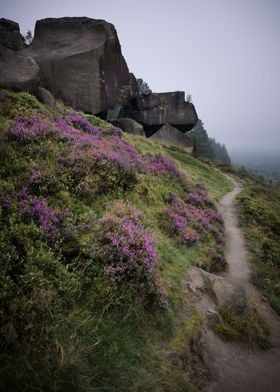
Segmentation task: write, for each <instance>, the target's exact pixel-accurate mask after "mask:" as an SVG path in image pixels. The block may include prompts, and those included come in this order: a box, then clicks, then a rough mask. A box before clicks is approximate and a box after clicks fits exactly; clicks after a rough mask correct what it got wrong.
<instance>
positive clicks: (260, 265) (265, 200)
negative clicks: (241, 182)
mask: <svg viewBox="0 0 280 392" xmlns="http://www.w3.org/2000/svg"><path fill="white" fill-rule="evenodd" d="M238 200H239V207H240V216H241V224H242V228H243V230H244V232H245V236H246V240H247V244H248V248H249V254H250V261H251V264H252V268H253V274H254V276H253V279H254V281H255V283H256V284H257V285H258V286H259V287H260V288H261V289H262V290H263V293H264V295H265V296H266V297H267V298H268V300H269V301H270V304H271V306H272V307H273V308H274V309H275V310H276V312H277V313H278V314H280V284H279V282H280V259H279V255H280V247H279V244H280V220H279V205H280V189H279V186H277V185H275V186H273V185H266V184H264V183H262V184H259V183H257V182H255V181H253V180H250V181H247V182H246V183H245V189H244V191H243V192H242V193H241V194H240V195H239V197H238Z"/></svg>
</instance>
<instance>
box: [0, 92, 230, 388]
mask: <svg viewBox="0 0 280 392" xmlns="http://www.w3.org/2000/svg"><path fill="white" fill-rule="evenodd" d="M8 95H9V98H8V100H7V102H6V103H5V102H0V116H1V117H0V132H1V135H0V136H1V139H0V160H1V162H0V163H1V168H0V173H1V180H0V181H1V192H2V193H1V196H11V199H12V206H11V208H10V210H8V209H5V208H1V210H0V218H1V224H3V229H2V230H1V235H0V251H1V256H2V258H3V260H2V269H1V272H0V282H1V285H2V286H1V294H0V300H1V304H3V305H2V307H1V317H2V320H1V322H2V323H1V339H2V340H1V346H0V390H7V391H25V392H27V391H56V392H59V391H68V390H69V391H70V390H73V391H82V392H92V391H112V392H115V391H135V392H136V391H151V392H154V391H195V390H196V389H197V385H199V383H200V380H199V376H198V374H199V372H198V371H197V369H196V367H200V366H203V354H202V349H201V348H199V349H196V350H194V348H193V347H194V346H196V344H197V342H198V340H199V336H200V331H201V319H200V317H199V316H198V315H197V313H196V312H195V311H194V310H193V309H192V308H191V307H190V305H189V304H188V303H187V300H186V298H185V295H184V284H183V283H184V279H185V276H186V274H187V270H188V268H189V266H190V265H192V264H199V265H202V266H205V265H207V263H208V262H209V256H208V251H209V249H211V248H213V247H215V241H214V240H213V238H212V239H210V238H208V237H207V236H205V237H204V238H203V244H201V245H197V246H193V247H187V246H183V245H180V244H178V241H177V240H176V238H174V236H171V235H170V233H168V232H167V231H166V230H165V228H164V227H163V225H162V212H163V211H164V209H165V208H166V207H167V205H168V203H167V201H166V195H167V194H168V193H169V192H172V191H175V192H177V193H178V194H181V195H182V194H184V192H185V191H186V189H192V188H193V187H194V185H195V184H196V183H204V184H205V185H206V187H207V189H208V192H209V195H210V197H211V198H212V199H213V200H215V201H217V200H218V199H219V198H220V197H221V196H222V195H223V194H224V193H226V192H227V191H228V190H229V189H231V187H232V184H231V182H230V181H228V180H227V179H226V178H225V177H224V175H223V174H222V172H220V171H219V170H218V169H217V168H215V167H214V166H209V165H207V164H206V163H203V162H201V161H198V160H195V159H194V158H193V157H191V156H190V155H189V154H187V153H186V151H185V150H184V149H180V148H176V147H170V146H163V145H160V144H157V143H156V142H152V141H150V140H147V139H144V138H142V137H137V136H133V135H128V134H127V135H124V138H125V139H126V140H128V141H129V142H131V143H132V144H133V145H135V146H136V148H138V149H139V151H141V152H142V153H143V154H157V153H158V154H163V155H166V156H168V157H170V158H171V159H172V160H173V161H174V162H175V163H176V164H177V165H178V166H179V167H180V169H181V170H182V171H184V172H185V173H186V178H187V183H186V185H184V186H183V185H182V184H181V183H180V182H178V181H176V179H172V178H168V177H166V176H162V175H159V176H149V175H147V174H139V175H138V176H137V181H136V182H134V183H133V185H132V186H131V187H129V188H128V189H126V190H124V189H121V188H120V187H117V186H116V187H115V188H112V189H110V191H106V189H105V190H104V192H102V193H96V194H94V195H93V196H92V197H88V196H87V198H83V197H80V196H79V195H77V194H76V193H74V192H72V191H71V189H72V188H71V186H72V183H71V181H70V180H69V178H70V174H69V172H68V171H67V169H65V171H64V172H62V173H60V177H59V178H57V176H56V173H57V172H56V163H57V159H58V158H59V157H60V156H61V155H63V154H65V153H67V148H68V146H67V144H65V143H64V142H63V141H60V142H57V140H55V138H52V137H50V138H46V139H44V140H43V141H39V142H38V143H30V144H26V145H24V144H17V143H16V142H14V141H10V142H7V141H5V140H4V139H3V138H2V134H3V131H4V129H5V127H6V126H7V124H8V123H9V122H10V121H11V120H12V119H13V118H14V117H15V116H16V115H25V116H29V115H32V114H34V113H36V111H37V110H38V109H39V110H44V111H51V113H52V114H63V113H67V112H69V111H70V110H71V109H70V108H66V107H65V106H64V105H63V104H60V105H59V108H58V109H57V110H58V112H57V113H56V112H55V110H54V109H49V108H48V107H45V106H44V105H42V104H40V103H39V102H38V101H37V100H36V99H35V98H34V97H32V96H30V95H29V94H27V93H20V94H16V93H8ZM89 119H90V120H91V121H92V122H97V125H99V126H104V123H103V122H102V121H98V119H96V118H95V117H94V116H91V117H90V118H89ZM37 164H42V165H43V166H44V169H45V171H46V173H47V174H48V181H49V182H48V181H47V182H46V183H44V184H43V185H42V186H41V187H40V189H39V190H37V192H38V193H39V195H41V196H43V197H44V198H46V200H47V201H48V203H49V204H50V205H51V206H54V207H56V208H65V207H66V208H68V209H69V210H70V211H71V216H70V217H69V218H67V222H66V223H67V225H66V228H65V230H64V237H63V238H61V239H60V241H61V242H60V244H59V245H60V247H59V250H53V249H51V247H50V246H49V243H48V239H46V237H45V236H44V234H43V232H42V231H41V230H40V229H39V227H38V226H37V225H36V224H35V223H34V222H33V221H30V220H28V219H25V218H22V217H21V216H20V214H19V211H18V203H17V201H16V197H15V195H16V192H17V191H18V190H19V189H21V187H22V186H23V184H25V183H26V181H27V180H28V178H29V176H30V168H31V167H35V166H36V165H37ZM107 174H108V176H109V175H110V173H107ZM105 175H106V173H105ZM105 178H106V177H105ZM116 200H124V201H125V202H129V203H131V204H132V205H133V206H134V207H135V208H137V209H140V210H142V211H143V212H144V214H145V226H146V229H147V231H148V232H149V233H151V234H152V235H153V236H154V237H155V239H156V242H157V247H158V256H159V263H160V273H161V276H162V279H163V282H164V284H165V287H166V294H167V298H168V302H169V309H168V310H163V309H160V308H157V307H156V306H151V307H149V308H146V307H145V306H143V301H141V298H139V296H138V295H135V292H133V290H130V288H129V285H127V286H123V285H121V286H119V287H116V286H114V285H112V284H111V283H110V282H109V281H108V279H105V278H104V275H102V274H101V273H100V266H99V265H97V264H96V263H95V261H94V259H93V256H92V253H93V252H92V249H93V247H94V241H95V238H94V227H95V225H96V220H97V218H98V217H101V216H103V215H104V213H105V212H106V211H107V209H108V206H109V205H110V203H111V202H114V201H116ZM7 309H9V311H7ZM186 309H188V311H187V312H186ZM172 351H176V352H179V353H180V355H181V357H182V366H181V367H180V366H176V365H172V364H171V363H170V362H169V361H168V360H167V356H168V353H169V352H172Z"/></svg>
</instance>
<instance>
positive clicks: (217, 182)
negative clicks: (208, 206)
mask: <svg viewBox="0 0 280 392" xmlns="http://www.w3.org/2000/svg"><path fill="white" fill-rule="evenodd" d="M125 139H126V140H128V141H129V142H131V143H132V144H134V145H135V146H136V147H137V148H138V149H139V150H140V151H141V152H142V153H143V154H162V155H166V156H168V157H169V158H171V159H172V160H173V161H174V162H175V163H176V164H177V166H178V167H180V169H181V170H182V171H184V172H185V173H186V176H187V179H188V180H189V181H190V182H191V183H193V182H195V183H203V184H204V185H205V186H206V188H207V190H208V192H209V194H210V195H211V197H212V198H213V199H214V200H216V201H219V200H220V199H221V197H222V196H223V195H224V194H225V193H227V192H229V191H230V190H231V189H232V188H233V184H232V182H231V181H230V180H228V179H227V178H226V177H225V176H224V174H223V173H222V172H221V171H220V170H219V169H218V168H217V167H216V166H215V165H214V164H211V163H205V162H202V161H200V160H198V159H195V158H193V157H192V156H191V155H190V154H189V153H188V152H186V150H185V149H184V148H179V147H175V146H166V145H161V144H159V143H156V142H154V141H153V140H150V139H145V138H144V137H142V136H135V135H130V134H125Z"/></svg>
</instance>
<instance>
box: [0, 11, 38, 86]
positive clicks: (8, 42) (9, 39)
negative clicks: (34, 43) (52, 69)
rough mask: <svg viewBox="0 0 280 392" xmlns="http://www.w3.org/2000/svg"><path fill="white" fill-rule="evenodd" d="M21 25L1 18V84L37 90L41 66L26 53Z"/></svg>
mask: <svg viewBox="0 0 280 392" xmlns="http://www.w3.org/2000/svg"><path fill="white" fill-rule="evenodd" d="M24 47H25V45H24V42H23V39H22V37H21V35H20V32H19V25H18V24H17V23H15V22H13V21H11V20H8V19H4V18H2V19H0V69H1V72H0V86H1V87H4V88H7V89H12V90H18V91H20V90H26V91H30V92H36V88H37V86H38V83H39V67H38V64H37V63H36V61H34V59H33V58H31V57H30V56H28V55H26V54H25V52H24V50H22V49H23V48H24Z"/></svg>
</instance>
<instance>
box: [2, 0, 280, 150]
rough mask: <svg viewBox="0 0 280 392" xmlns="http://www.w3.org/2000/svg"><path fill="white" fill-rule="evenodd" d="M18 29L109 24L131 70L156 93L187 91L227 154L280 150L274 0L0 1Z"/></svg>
mask: <svg viewBox="0 0 280 392" xmlns="http://www.w3.org/2000/svg"><path fill="white" fill-rule="evenodd" d="M1 16H2V17H5V18H8V19H12V20H15V21H16V22H18V23H19V24H20V28H21V32H22V33H23V34H24V33H26V31H27V30H28V29H30V30H32V31H33V29H34V25H35V21H36V20H37V19H42V18H46V17H61V16H88V17H92V18H96V19H105V20H107V21H108V22H111V23H113V24H114V25H115V27H116V29H117V31H118V35H119V39H120V42H121V45H122V51H123V54H124V56H125V58H126V60H127V63H128V66H129V69H130V71H131V72H133V73H134V74H135V76H136V77H139V78H142V79H144V80H145V81H146V82H147V83H148V84H149V86H150V87H151V89H152V90H153V91H156V92H160V91H175V90H184V91H186V93H190V94H191V95H192V99H193V103H194V104H195V106H196V109H197V112H198V115H199V117H200V118H201V119H202V121H203V122H204V125H205V128H206V129H207V131H208V134H209V135H210V136H212V137H215V138H216V139H217V140H218V141H220V142H222V143H225V144H226V146H227V147H228V149H229V152H235V151H237V150H242V151H247V150H248V151H252V150H254V151H258V152H259V153H261V152H263V153H265V154H267V153H269V152H270V151H273V152H274V153H277V152H279V153H280V147H279V145H280V129H279V128H280V125H279V124H280V114H279V113H280V108H279V92H280V77H279V76H280V50H279V43H280V23H279V20H280V1H278V0H243V1H242V0H211V1H210V0H173V1H170V0H142V1H137V2H136V1H133V0H130V1H128V0H118V1H115V0H102V1H101V0H100V1H95V0H88V1H87V0H85V1H82V0H81V1H72V0H70V1H62V0H60V1H59V2H58V1H53V0H49V1H39V0H30V1H16V0H9V1H5V2H3V1H1Z"/></svg>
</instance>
